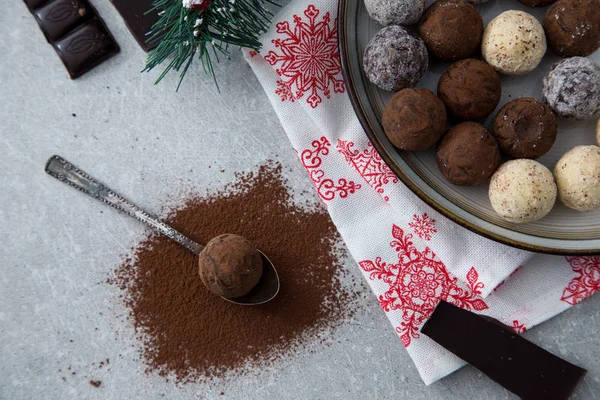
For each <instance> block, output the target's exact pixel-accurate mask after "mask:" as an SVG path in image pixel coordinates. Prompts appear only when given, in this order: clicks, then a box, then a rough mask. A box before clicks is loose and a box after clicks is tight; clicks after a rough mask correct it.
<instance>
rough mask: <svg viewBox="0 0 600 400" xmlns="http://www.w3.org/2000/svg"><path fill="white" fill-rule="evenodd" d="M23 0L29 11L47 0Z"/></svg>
mask: <svg viewBox="0 0 600 400" xmlns="http://www.w3.org/2000/svg"><path fill="white" fill-rule="evenodd" d="M23 1H25V4H26V5H27V8H29V9H30V10H31V11H33V10H35V9H36V8H38V7H40V6H42V5H44V3H46V2H47V1H48V0H23Z"/></svg>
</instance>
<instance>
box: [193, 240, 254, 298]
mask: <svg viewBox="0 0 600 400" xmlns="http://www.w3.org/2000/svg"><path fill="white" fill-rule="evenodd" d="M198 265H199V272H200V278H201V279H202V282H203V283H204V285H205V286H206V287H207V288H208V290H210V291H211V292H213V293H214V294H216V295H218V296H221V297H224V298H226V299H234V298H236V297H241V296H244V295H246V294H248V293H249V292H250V290H251V289H252V288H253V287H254V286H256V284H257V283H258V281H259V280H260V277H261V276H262V272H263V261H262V257H261V256H260V253H259V252H258V250H257V249H256V247H254V246H253V245H252V243H250V241H249V240H247V239H246V238H244V237H242V236H239V235H232V234H225V235H220V236H217V237H215V238H213V239H211V240H210V241H209V242H208V243H207V244H206V247H204V249H202V251H201V252H200V256H199V262H198Z"/></svg>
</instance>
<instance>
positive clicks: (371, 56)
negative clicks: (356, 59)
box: [363, 25, 429, 91]
mask: <svg viewBox="0 0 600 400" xmlns="http://www.w3.org/2000/svg"><path fill="white" fill-rule="evenodd" d="M428 66H429V59H428V56H427V48H426V47H425V43H423V41H422V40H421V39H420V38H418V37H414V36H412V35H411V34H409V33H408V31H407V30H406V29H404V28H402V27H400V26H397V25H390V26H388V27H385V28H383V29H382V30H380V31H379V32H377V34H376V35H375V37H373V39H371V42H369V44H368V46H367V48H366V49H365V55H364V59H363V67H364V69H365V73H366V75H367V78H368V79H369V80H370V81H371V82H372V83H374V84H375V85H377V86H379V87H380V88H381V89H383V90H393V91H398V90H401V89H404V88H407V87H413V86H415V85H416V84H417V83H418V82H419V80H420V79H421V78H422V77H423V75H424V74H425V71H427V67H428Z"/></svg>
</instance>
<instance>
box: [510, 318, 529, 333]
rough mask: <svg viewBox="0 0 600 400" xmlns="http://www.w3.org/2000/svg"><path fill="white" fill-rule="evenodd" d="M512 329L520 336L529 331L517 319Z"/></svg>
mask: <svg viewBox="0 0 600 400" xmlns="http://www.w3.org/2000/svg"><path fill="white" fill-rule="evenodd" d="M512 329H513V331H515V332H516V333H518V334H521V333H523V332H525V331H526V330H527V328H526V327H525V324H522V323H520V322H519V321H518V320H516V319H515V320H514V321H513V325H512Z"/></svg>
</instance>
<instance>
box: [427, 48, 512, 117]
mask: <svg viewBox="0 0 600 400" xmlns="http://www.w3.org/2000/svg"><path fill="white" fill-rule="evenodd" d="M437 91H438V96H440V98H441V99H442V101H443V102H444V103H445V104H446V106H447V107H448V110H450V112H451V113H452V114H454V115H456V116H457V117H459V118H461V119H465V120H477V119H481V118H485V117H486V116H488V115H489V114H490V113H491V112H492V111H494V109H495V108H496V106H497V105H498V102H499V101H500V95H501V94H502V83H501V81H500V77H499V76H498V74H497V73H496V71H494V69H493V68H492V67H491V66H490V65H489V64H487V63H485V62H483V61H480V60H475V59H467V60H461V61H457V62H455V63H454V64H452V65H451V66H450V67H449V68H448V69H447V70H446V72H444V74H443V75H442V76H441V77H440V80H439V82H438V88H437Z"/></svg>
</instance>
